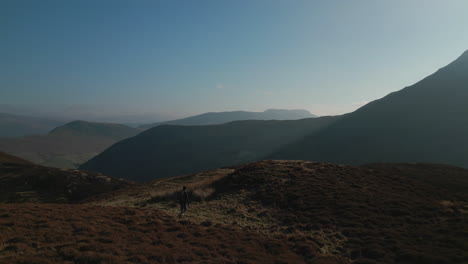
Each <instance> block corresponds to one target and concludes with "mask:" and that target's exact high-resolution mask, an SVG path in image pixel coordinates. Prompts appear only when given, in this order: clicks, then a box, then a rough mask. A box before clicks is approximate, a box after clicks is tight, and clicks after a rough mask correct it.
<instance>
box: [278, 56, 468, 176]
mask: <svg viewBox="0 0 468 264" xmlns="http://www.w3.org/2000/svg"><path fill="white" fill-rule="evenodd" d="M467 117H468V51H467V52H465V53H464V54H463V55H462V56H461V57H460V58H458V59H457V60H456V61H454V62H453V63H451V64H449V65H448V66H446V67H444V68H442V69H440V70H438V71H437V72H436V73H434V74H433V75H431V76H429V77H427V78H425V79H424V80H422V81H420V82H418V83H416V84H415V85H412V86H410V87H407V88H405V89H403V90H401V91H398V92H395V93H392V94H389V95H388V96H386V97H384V98H382V99H380V100H377V101H374V102H371V103H369V104H367V105H365V106H364V107H362V108H360V109H358V110H357V111H355V112H353V113H351V114H348V115H346V116H344V117H343V118H342V119H340V120H339V121H338V122H336V123H334V124H333V125H331V126H329V127H327V128H325V129H323V130H321V131H318V132H317V133H312V134H311V135H309V136H307V137H306V138H304V139H302V140H300V141H298V142H296V143H294V144H291V145H289V146H287V147H285V148H283V149H281V150H279V151H277V152H276V153H275V154H273V155H271V156H270V158H280V159H281V158H283V159H307V160H317V161H329V162H337V163H347V164H364V163H372V162H428V163H445V164H452V165H458V166H463V167H468V155H467V154H468V152H467V150H468V118H467Z"/></svg>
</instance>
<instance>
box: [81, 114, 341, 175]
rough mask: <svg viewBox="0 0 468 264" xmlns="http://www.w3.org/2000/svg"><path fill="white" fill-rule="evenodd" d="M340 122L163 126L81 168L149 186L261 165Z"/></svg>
mask: <svg viewBox="0 0 468 264" xmlns="http://www.w3.org/2000/svg"><path fill="white" fill-rule="evenodd" d="M338 118H339V117H320V118H312V119H302V120H291V121H253V120H251V121H236V122H231V123H227V124H223V125H212V126H168V125H165V126H158V127H155V128H152V129H149V130H147V131H145V132H143V133H141V134H139V135H137V136H135V137H133V138H129V139H126V140H123V141H121V142H118V143H117V144H115V145H113V146H112V147H110V148H108V149H106V150H105V151H104V152H103V153H101V154H99V155H98V156H96V157H94V158H93V159H91V160H89V161H88V162H86V163H85V164H83V165H82V166H81V167H80V168H81V169H85V170H90V171H96V172H100V173H103V174H106V175H111V176H115V177H123V178H126V179H130V180H137V181H145V180H151V179H155V178H160V177H169V176H176V175H182V174H188V173H194V172H197V171H202V170H208V169H215V168H219V167H223V166H227V165H235V164H242V163H246V162H251V161H255V160H259V159H261V158H262V157H264V156H265V155H267V154H269V153H271V152H272V151H274V150H276V149H278V148H279V147H281V146H284V145H286V144H288V143H290V142H293V141H294V140H298V139H300V138H301V137H303V136H305V135H307V134H309V133H311V132H313V131H316V130H319V129H321V128H323V127H325V126H328V125H329V124H331V123H333V122H334V121H335V120H337V119H338Z"/></svg>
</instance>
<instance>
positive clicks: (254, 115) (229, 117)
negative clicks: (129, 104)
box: [139, 109, 317, 129]
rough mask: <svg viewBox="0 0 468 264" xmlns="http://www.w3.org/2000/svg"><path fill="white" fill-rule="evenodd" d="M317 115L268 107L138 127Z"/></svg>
mask: <svg viewBox="0 0 468 264" xmlns="http://www.w3.org/2000/svg"><path fill="white" fill-rule="evenodd" d="M312 117H317V116H316V115H313V114H311V113H310V112H309V111H307V110H300V109H298V110H286V109H268V110H266V111H264V112H247V111H232V112H210V113H204V114H201V115H196V116H191V117H187V118H182V119H177V120H172V121H165V122H159V123H153V124H146V125H141V126H139V128H141V129H148V128H152V127H155V126H159V125H184V126H201V125H217V124H224V123H228V122H232V121H239V120H296V119H303V118H312Z"/></svg>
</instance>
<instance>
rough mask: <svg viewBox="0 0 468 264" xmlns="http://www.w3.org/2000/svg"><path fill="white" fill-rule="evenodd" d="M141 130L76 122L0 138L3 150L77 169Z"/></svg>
mask: <svg viewBox="0 0 468 264" xmlns="http://www.w3.org/2000/svg"><path fill="white" fill-rule="evenodd" d="M139 132H140V130H138V129H136V128H131V127H128V126H125V125H120V124H111V123H95V122H86V121H74V122H70V123H68V124H65V125H63V126H60V127H57V128H55V129H53V130H52V131H50V132H49V133H48V134H46V135H37V136H27V137H20V138H0V151H5V152H8V153H12V154H14V155H16V156H19V157H21V158H24V159H27V160H30V161H33V162H36V163H38V164H42V165H47V166H52V167H60V168H76V167H77V166H78V165H79V164H81V163H83V162H85V161H87V160H88V159H90V158H92V157H93V156H95V155H97V154H99V153H100V152H101V151H103V150H104V149H106V148H107V147H109V146H111V145H112V144H114V143H115V142H118V141H120V140H122V139H125V138H128V137H131V136H134V135H136V134H137V133H139Z"/></svg>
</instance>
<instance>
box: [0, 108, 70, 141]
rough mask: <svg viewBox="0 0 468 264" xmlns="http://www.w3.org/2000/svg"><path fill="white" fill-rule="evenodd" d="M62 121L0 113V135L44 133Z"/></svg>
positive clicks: (17, 135) (19, 135) (18, 135)
mask: <svg viewBox="0 0 468 264" xmlns="http://www.w3.org/2000/svg"><path fill="white" fill-rule="evenodd" d="M64 123H65V122H63V121H59V120H51V119H46V118H38V117H30V116H20V115H12V114H7V113H0V137H22V136H30V135H38V134H46V133H48V132H49V131H50V130H52V129H53V128H54V127H57V126H59V125H62V124H64Z"/></svg>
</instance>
